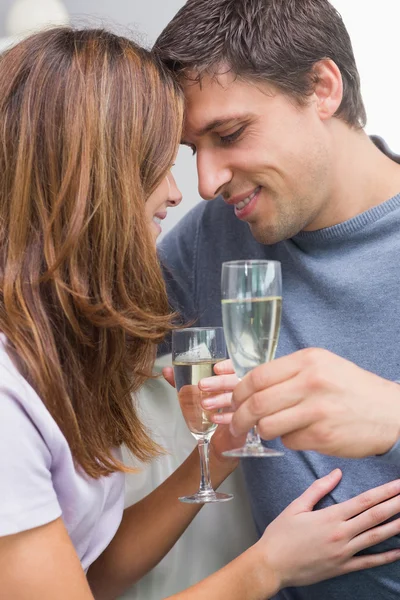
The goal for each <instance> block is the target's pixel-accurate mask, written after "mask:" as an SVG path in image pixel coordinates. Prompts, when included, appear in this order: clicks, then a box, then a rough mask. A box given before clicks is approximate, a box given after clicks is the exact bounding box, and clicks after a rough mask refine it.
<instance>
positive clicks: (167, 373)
mask: <svg viewBox="0 0 400 600" xmlns="http://www.w3.org/2000/svg"><path fill="white" fill-rule="evenodd" d="M162 374H163V377H164V379H165V381H168V383H169V385H172V387H175V376H174V369H173V368H172V367H164V368H163V370H162Z"/></svg>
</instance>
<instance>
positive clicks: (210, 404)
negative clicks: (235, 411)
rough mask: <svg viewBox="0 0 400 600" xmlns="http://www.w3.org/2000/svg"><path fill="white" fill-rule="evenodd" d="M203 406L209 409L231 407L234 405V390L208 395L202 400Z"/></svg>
mask: <svg viewBox="0 0 400 600" xmlns="http://www.w3.org/2000/svg"><path fill="white" fill-rule="evenodd" d="M201 405H202V407H203V408H206V409H207V410H211V409H219V408H231V407H232V392H226V393H225V394H218V395H216V396H214V395H212V396H206V397H205V398H204V400H202V401H201Z"/></svg>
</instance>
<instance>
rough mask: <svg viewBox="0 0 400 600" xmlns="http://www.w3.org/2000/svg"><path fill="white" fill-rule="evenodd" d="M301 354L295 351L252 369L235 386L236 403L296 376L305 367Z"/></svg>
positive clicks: (240, 402)
mask: <svg viewBox="0 0 400 600" xmlns="http://www.w3.org/2000/svg"><path fill="white" fill-rule="evenodd" d="M300 356H301V353H300V352H295V353H294V354H289V355H288V356H283V357H281V358H277V359H275V360H273V361H272V362H269V363H264V364H262V365H260V366H258V367H255V369H252V371H250V373H247V375H245V377H243V379H242V381H241V382H240V383H239V384H238V385H237V387H236V388H235V397H234V402H235V405H237V406H239V405H240V404H242V403H243V402H244V401H245V400H247V398H249V396H252V395H253V394H255V393H256V392H259V391H261V390H266V389H268V388H270V387H272V386H273V385H277V384H279V383H283V382H284V381H287V380H288V379H291V378H292V377H295V376H296V375H297V374H298V373H300V371H301V369H302V367H303V362H304V361H303V360H301V358H299V357H300Z"/></svg>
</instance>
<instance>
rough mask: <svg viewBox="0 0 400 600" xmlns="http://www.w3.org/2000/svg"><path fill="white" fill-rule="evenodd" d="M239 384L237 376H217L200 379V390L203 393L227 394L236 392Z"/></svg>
mask: <svg viewBox="0 0 400 600" xmlns="http://www.w3.org/2000/svg"><path fill="white" fill-rule="evenodd" d="M238 383H239V379H238V378H237V377H236V375H215V376H214V377H206V378H204V379H200V381H199V388H200V389H201V391H202V392H227V391H230V390H234V389H235V387H236V386H237V384H238Z"/></svg>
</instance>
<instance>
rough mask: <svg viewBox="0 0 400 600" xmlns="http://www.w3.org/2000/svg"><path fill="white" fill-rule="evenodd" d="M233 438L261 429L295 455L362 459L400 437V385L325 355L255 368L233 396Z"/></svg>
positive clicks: (302, 354)
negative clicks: (309, 453) (312, 452)
mask: <svg viewBox="0 0 400 600" xmlns="http://www.w3.org/2000/svg"><path fill="white" fill-rule="evenodd" d="M232 405H233V408H234V409H235V412H234V414H233V417H232V422H231V425H230V428H231V431H232V433H233V434H234V435H240V434H244V433H245V432H247V431H248V430H249V429H250V428H251V427H252V426H253V425H257V428H258V431H259V433H260V436H261V437H262V438H263V439H265V440H271V439H274V438H276V437H279V436H280V437H281V438H282V442H283V443H284V444H285V446H287V447H288V448H291V449H293V450H316V451H318V452H321V453H323V454H330V455H334V456H341V457H348V458H361V457H365V456H371V455H376V454H384V453H385V452H388V451H389V450H390V449H391V448H392V446H393V445H394V444H395V443H396V442H397V440H398V439H399V437H400V386H399V385H398V384H397V383H393V382H391V381H387V380H386V379H383V378H381V377H378V376H377V375H374V374H372V373H369V372H368V371H365V370H363V369H361V368H360V367H357V366H356V365H355V364H353V363H351V362H349V361H347V360H345V359H343V358H340V357H339V356H336V355H335V354H332V353H331V352H328V351H326V350H321V349H314V348H310V349H306V350H301V351H299V352H295V353H294V354H291V355H289V356H285V357H282V358H278V359H276V360H274V361H272V362H270V363H266V364H264V365H261V366H259V367H256V368H255V369H253V371H251V372H250V373H248V374H247V375H246V377H244V378H243V380H242V381H241V382H240V383H239V384H238V385H237V387H236V388H235V391H234V393H233V398H232Z"/></svg>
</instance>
